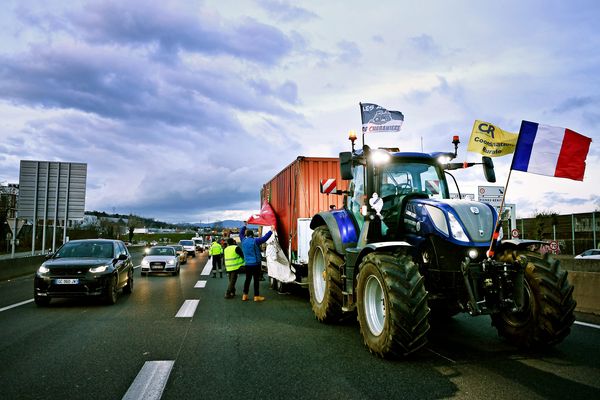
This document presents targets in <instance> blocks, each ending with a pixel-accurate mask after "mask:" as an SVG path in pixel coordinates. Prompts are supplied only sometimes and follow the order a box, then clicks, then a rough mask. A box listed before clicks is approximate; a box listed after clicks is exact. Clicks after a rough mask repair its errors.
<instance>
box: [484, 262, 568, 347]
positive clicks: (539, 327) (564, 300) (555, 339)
mask: <svg viewBox="0 0 600 400" xmlns="http://www.w3.org/2000/svg"><path fill="white" fill-rule="evenodd" d="M520 256H525V257H527V264H526V268H525V305H524V310H523V311H520V312H510V311H505V312H501V313H497V314H493V315H492V325H493V326H495V327H496V329H497V330H498V333H499V334H500V336H503V337H504V338H506V339H507V340H508V341H509V342H511V343H513V344H515V345H516V346H518V347H522V348H540V347H548V346H552V345H555V344H557V343H560V342H561V341H562V340H563V339H564V338H565V337H566V336H567V335H568V334H569V333H570V331H571V325H572V324H573V322H574V321H575V316H574V310H575V306H576V304H577V303H576V302H575V300H573V286H572V285H571V284H570V283H569V281H568V280H567V271H564V270H563V269H562V268H561V267H560V265H559V262H558V260H554V259H553V258H551V257H550V256H549V255H548V254H546V255H545V256H544V257H542V256H540V255H539V254H537V253H532V252H512V251H506V252H505V253H503V254H501V255H500V257H499V259H500V260H501V261H504V262H513V261H514V260H516V259H517V258H518V257H520Z"/></svg>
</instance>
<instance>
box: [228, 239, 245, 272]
mask: <svg viewBox="0 0 600 400" xmlns="http://www.w3.org/2000/svg"><path fill="white" fill-rule="evenodd" d="M236 248H237V246H236V245H234V244H230V245H229V246H227V247H225V270H226V271H227V272H231V271H235V270H236V269H239V268H240V267H241V266H242V265H244V259H243V258H242V257H240V255H239V254H238V253H236V252H235V249H236Z"/></svg>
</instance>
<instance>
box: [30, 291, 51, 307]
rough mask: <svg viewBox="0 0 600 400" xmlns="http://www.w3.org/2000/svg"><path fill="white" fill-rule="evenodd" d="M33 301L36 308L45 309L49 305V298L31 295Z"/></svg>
mask: <svg viewBox="0 0 600 400" xmlns="http://www.w3.org/2000/svg"><path fill="white" fill-rule="evenodd" d="M33 301H34V302H35V304H36V305H37V306H38V307H47V306H48V305H49V304H50V298H49V297H40V296H38V295H35V294H34V295H33Z"/></svg>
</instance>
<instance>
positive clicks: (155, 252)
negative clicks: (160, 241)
mask: <svg viewBox="0 0 600 400" xmlns="http://www.w3.org/2000/svg"><path fill="white" fill-rule="evenodd" d="M148 255H149V256H174V255H175V249H174V248H172V247H151V248H150V251H148Z"/></svg>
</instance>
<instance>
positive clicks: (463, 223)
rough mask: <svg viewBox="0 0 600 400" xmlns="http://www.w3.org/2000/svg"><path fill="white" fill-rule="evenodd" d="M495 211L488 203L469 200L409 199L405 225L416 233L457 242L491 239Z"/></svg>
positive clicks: (488, 240)
mask: <svg viewBox="0 0 600 400" xmlns="http://www.w3.org/2000/svg"><path fill="white" fill-rule="evenodd" d="M496 218H497V213H496V210H495V209H494V208H493V207H492V206H491V205H489V204H487V203H481V202H478V201H469V200H447V199H442V200H438V199H411V200H409V201H408V203H407V205H406V213H405V219H404V224H405V227H406V228H407V229H408V230H409V231H413V232H414V233H417V234H419V235H425V234H437V235H440V234H441V235H443V236H446V237H448V239H449V240H451V241H453V242H456V243H459V244H468V243H484V242H488V243H489V242H490V241H491V239H492V233H493V231H494V226H495V224H496Z"/></svg>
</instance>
